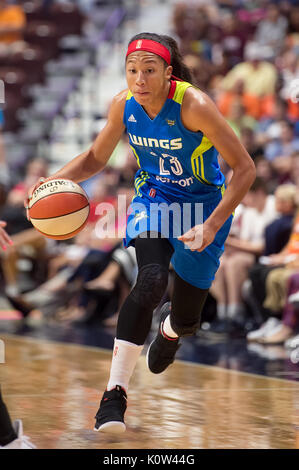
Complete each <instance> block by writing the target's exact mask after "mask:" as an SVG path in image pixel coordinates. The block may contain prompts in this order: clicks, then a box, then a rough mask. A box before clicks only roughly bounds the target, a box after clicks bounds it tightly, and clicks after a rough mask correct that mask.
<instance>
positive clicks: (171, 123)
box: [166, 119, 175, 126]
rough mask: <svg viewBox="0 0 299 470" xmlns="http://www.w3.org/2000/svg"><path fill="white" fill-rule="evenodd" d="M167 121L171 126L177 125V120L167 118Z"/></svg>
mask: <svg viewBox="0 0 299 470" xmlns="http://www.w3.org/2000/svg"><path fill="white" fill-rule="evenodd" d="M166 122H167V124H168V125H169V126H174V125H175V121H173V120H172V119H166Z"/></svg>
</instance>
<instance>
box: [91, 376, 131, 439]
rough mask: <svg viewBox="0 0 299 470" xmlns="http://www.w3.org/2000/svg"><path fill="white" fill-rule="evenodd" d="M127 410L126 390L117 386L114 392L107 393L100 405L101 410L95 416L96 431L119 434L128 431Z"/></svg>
mask: <svg viewBox="0 0 299 470" xmlns="http://www.w3.org/2000/svg"><path fill="white" fill-rule="evenodd" d="M126 409H127V394H126V392H125V390H124V389H123V388H122V387H121V386H120V385H116V387H115V388H114V389H113V390H110V391H109V392H108V391H107V390H106V392H105V393H104V395H103V398H102V400H101V403H100V408H99V410H98V412H97V414H96V416H95V419H96V424H95V427H94V431H102V432H108V433H112V434H119V433H122V432H124V431H125V430H126V425H125V423H124V414H125V411H126Z"/></svg>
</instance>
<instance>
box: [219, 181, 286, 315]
mask: <svg viewBox="0 0 299 470" xmlns="http://www.w3.org/2000/svg"><path fill="white" fill-rule="evenodd" d="M243 202H244V204H245V206H247V207H245V209H244V211H243V213H242V214H241V226H240V235H239V237H236V236H229V237H228V239H227V242H226V250H225V252H224V254H223V256H222V257H221V260H220V267H219V270H218V271H217V273H216V277H215V281H214V282H213V284H212V288H211V293H212V295H213V296H214V297H215V298H216V300H217V314H218V318H219V319H220V320H223V319H224V318H226V317H228V318H229V319H236V318H238V316H239V317H242V315H243V310H244V307H243V302H242V286H243V283H244V281H245V280H246V279H247V277H248V269H249V267H250V266H252V265H253V263H254V262H255V259H256V256H257V255H260V254H261V253H262V252H263V249H264V243H265V239H264V231H265V227H266V226H267V225H268V224H269V223H270V222H271V221H272V220H274V219H275V217H276V215H277V213H276V209H275V198H274V196H272V195H268V192H267V188H266V184H265V183H264V182H263V181H262V180H260V179H258V178H257V179H256V181H255V182H254V183H253V185H252V187H251V188H250V191H249V192H248V193H247V195H246V196H245V198H244V201H243Z"/></svg>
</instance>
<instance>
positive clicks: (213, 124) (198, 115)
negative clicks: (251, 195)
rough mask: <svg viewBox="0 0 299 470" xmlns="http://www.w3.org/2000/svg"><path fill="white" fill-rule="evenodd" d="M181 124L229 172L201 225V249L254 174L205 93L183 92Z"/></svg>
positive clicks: (217, 228)
mask: <svg viewBox="0 0 299 470" xmlns="http://www.w3.org/2000/svg"><path fill="white" fill-rule="evenodd" d="M182 121H183V124H184V125H185V127H186V128H187V129H190V130H192V131H194V132H196V131H199V130H200V131H202V132H203V133H204V134H205V135H206V136H207V138H208V139H209V140H210V141H211V142H212V144H213V145H214V146H215V148H216V149H217V150H218V152H219V153H220V154H221V156H222V158H223V159H224V160H225V161H226V162H227V164H228V165H229V166H230V168H232V170H233V176H232V178H231V181H230V183H229V185H228V187H227V189H226V191H225V192H224V195H223V198H222V200H221V202H220V203H219V204H218V206H217V207H216V208H215V210H214V211H213V212H212V214H211V215H210V217H209V218H208V219H207V220H206V221H205V223H204V227H205V231H206V236H207V240H206V241H205V240H204V243H203V245H202V248H201V250H203V249H204V248H205V247H206V246H207V245H209V244H210V243H211V242H212V241H213V239H214V237H215V235H216V233H217V231H218V230H219V229H220V227H222V225H223V224H224V222H225V221H226V220H227V219H228V218H229V216H230V215H231V214H232V212H233V211H234V209H235V208H236V207H237V206H238V205H239V204H240V202H241V201H242V199H243V197H244V196H245V194H246V193H247V191H248V189H249V188H250V186H251V185H252V183H253V181H254V179H255V176H256V171H255V166H254V163H253V161H252V159H251V157H250V155H249V154H248V152H247V151H246V150H245V148H244V147H243V145H242V144H241V142H240V141H239V139H238V138H237V136H236V134H235V133H234V131H233V130H232V129H231V127H230V126H229V125H228V123H227V122H226V120H225V119H224V117H223V116H222V115H221V114H220V112H219V111H218V109H217V107H216V106H215V104H214V103H213V101H212V100H211V99H210V98H209V97H208V96H207V95H206V94H205V93H202V92H200V91H199V90H195V89H193V88H189V89H188V90H187V91H186V94H185V98H184V101H183V106H182ZM204 238H205V235H204ZM182 241H185V240H184V239H182ZM208 242H209V243H208ZM201 250H200V251H201Z"/></svg>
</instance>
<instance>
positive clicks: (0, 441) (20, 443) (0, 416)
mask: <svg viewBox="0 0 299 470" xmlns="http://www.w3.org/2000/svg"><path fill="white" fill-rule="evenodd" d="M5 226H6V222H4V221H1V220H0V245H1V248H2V250H4V251H5V250H6V249H7V246H8V245H12V244H13V242H12V240H11V238H10V237H9V236H8V234H7V233H6V231H5V230H4V227H5ZM0 367H1V365H0ZM34 448H35V446H34V445H33V444H32V443H31V442H30V441H29V439H28V438H27V437H26V436H24V435H23V425H22V421H21V420H19V419H17V420H16V421H14V423H13V424H12V422H11V419H10V416H9V413H8V411H7V408H6V406H5V403H4V402H3V400H2V394H1V388H0V449H34Z"/></svg>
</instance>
